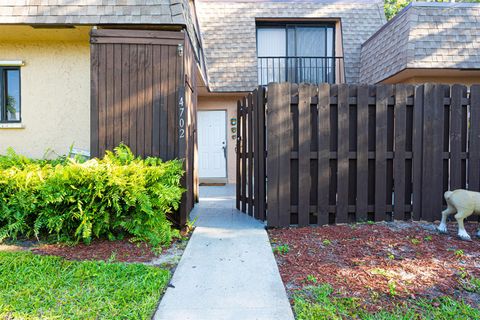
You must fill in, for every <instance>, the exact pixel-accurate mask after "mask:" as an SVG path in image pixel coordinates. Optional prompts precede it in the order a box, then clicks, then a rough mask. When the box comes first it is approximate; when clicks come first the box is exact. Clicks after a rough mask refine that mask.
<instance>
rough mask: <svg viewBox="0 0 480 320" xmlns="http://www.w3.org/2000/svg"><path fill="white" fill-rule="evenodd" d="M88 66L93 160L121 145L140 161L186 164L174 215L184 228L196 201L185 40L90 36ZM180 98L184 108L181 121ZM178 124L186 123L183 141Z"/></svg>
mask: <svg viewBox="0 0 480 320" xmlns="http://www.w3.org/2000/svg"><path fill="white" fill-rule="evenodd" d="M180 47H182V48H183V52H182V50H179V48H180ZM91 61H92V65H91V74H92V77H91V86H92V88H91V94H92V97H91V154H92V156H96V157H101V156H103V155H104V153H105V151H106V150H112V149H113V148H115V147H116V146H118V145H119V144H120V143H125V144H126V145H128V146H129V147H130V148H131V150H132V152H133V153H134V154H136V155H138V156H141V157H147V156H154V157H160V158H162V159H163V160H170V159H174V158H185V159H186V160H185V162H184V164H185V170H186V174H185V177H184V180H183V184H184V187H186V189H188V191H187V193H186V194H185V197H184V199H183V201H182V205H181V209H180V210H179V212H178V213H177V214H176V220H177V221H178V222H179V223H180V224H182V225H183V224H184V223H185V222H186V217H187V213H188V212H189V211H190V209H191V208H192V207H193V203H194V199H196V198H197V197H198V194H197V188H196V186H195V184H196V183H197V181H198V180H196V179H195V168H196V159H195V158H194V157H195V154H196V152H195V149H196V103H197V98H196V96H197V93H196V83H195V82H196V72H197V66H196V61H195V56H194V53H193V50H192V48H191V45H190V42H189V40H188V37H185V33H184V32H168V31H145V30H108V29H102V30H93V31H92V34H91ZM185 79H188V83H187V82H185ZM180 98H182V99H183V101H184V103H185V115H186V117H185V119H183V120H180V115H179V113H178V111H179V103H180ZM179 121H185V128H183V129H185V130H186V131H185V135H184V136H182V137H181V136H180V134H179V132H180V129H181V128H179ZM182 139H184V140H182Z"/></svg>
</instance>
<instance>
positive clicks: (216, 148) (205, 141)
mask: <svg viewBox="0 0 480 320" xmlns="http://www.w3.org/2000/svg"><path fill="white" fill-rule="evenodd" d="M225 121H226V111H217V110H215V111H199V112H198V175H199V177H200V178H226V176H227V157H226V155H227V144H226V142H227V129H226V127H227V124H226V122H225Z"/></svg>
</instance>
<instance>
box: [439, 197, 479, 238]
mask: <svg viewBox="0 0 480 320" xmlns="http://www.w3.org/2000/svg"><path fill="white" fill-rule="evenodd" d="M444 197H445V201H447V204H448V207H447V209H445V210H443V211H442V221H441V222H440V225H439V226H438V231H440V233H447V217H448V215H450V214H453V213H456V215H455V219H456V220H457V223H458V237H459V238H460V239H462V240H466V241H470V240H472V239H471V238H470V235H469V234H468V233H467V231H466V230H465V226H464V225H463V220H465V219H466V218H468V217H469V216H471V215H472V214H480V192H474V191H468V190H463V189H457V190H454V191H447V192H445V194H444ZM477 237H480V228H479V229H478V232H477Z"/></svg>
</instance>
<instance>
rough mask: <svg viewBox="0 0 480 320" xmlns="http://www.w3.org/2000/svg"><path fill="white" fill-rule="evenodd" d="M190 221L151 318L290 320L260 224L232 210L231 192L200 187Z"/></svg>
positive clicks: (232, 191) (171, 319) (224, 188)
mask: <svg viewBox="0 0 480 320" xmlns="http://www.w3.org/2000/svg"><path fill="white" fill-rule="evenodd" d="M194 217H197V221H196V223H195V224H196V226H197V227H196V229H195V231H194V232H193V234H192V237H191V239H190V241H189V243H188V245H187V248H186V249H185V252H184V254H183V256H182V259H181V260H180V263H179V265H178V267H177V269H176V271H175V274H174V275H173V278H172V281H171V284H172V285H173V286H174V287H169V288H168V289H167V291H166V293H165V295H164V297H163V299H162V301H161V302H160V305H159V307H158V310H157V312H156V314H155V316H154V319H157V320H160V319H161V320H174V319H181V320H187V319H195V320H197V319H198V320H224V319H232V320H237V319H238V320H249V319H262V320H267V319H272V320H283V319H285V320H286V319H293V313H292V310H291V308H290V304H289V302H288V299H287V295H286V292H285V288H284V286H283V283H282V280H281V278H280V274H279V272H278V267H277V264H276V262H275V258H274V256H273V253H272V248H271V246H270V243H269V241H268V236H267V232H266V231H265V229H264V225H263V224H262V223H261V222H258V221H256V220H255V219H253V218H251V217H249V216H247V215H245V214H243V213H241V212H238V211H237V210H236V209H235V187H234V186H231V185H228V186H226V187H201V188H200V203H199V204H197V206H196V208H195V209H194V211H193V212H192V219H193V218H194Z"/></svg>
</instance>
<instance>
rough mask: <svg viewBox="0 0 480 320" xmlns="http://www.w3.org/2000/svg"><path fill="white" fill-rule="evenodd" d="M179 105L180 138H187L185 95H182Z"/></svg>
mask: <svg viewBox="0 0 480 320" xmlns="http://www.w3.org/2000/svg"><path fill="white" fill-rule="evenodd" d="M178 107H179V109H180V110H179V111H180V113H179V117H178V118H179V119H178V129H179V130H178V134H179V137H180V138H185V117H184V115H185V104H184V101H183V97H182V96H181V97H180V100H179V101H178Z"/></svg>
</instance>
